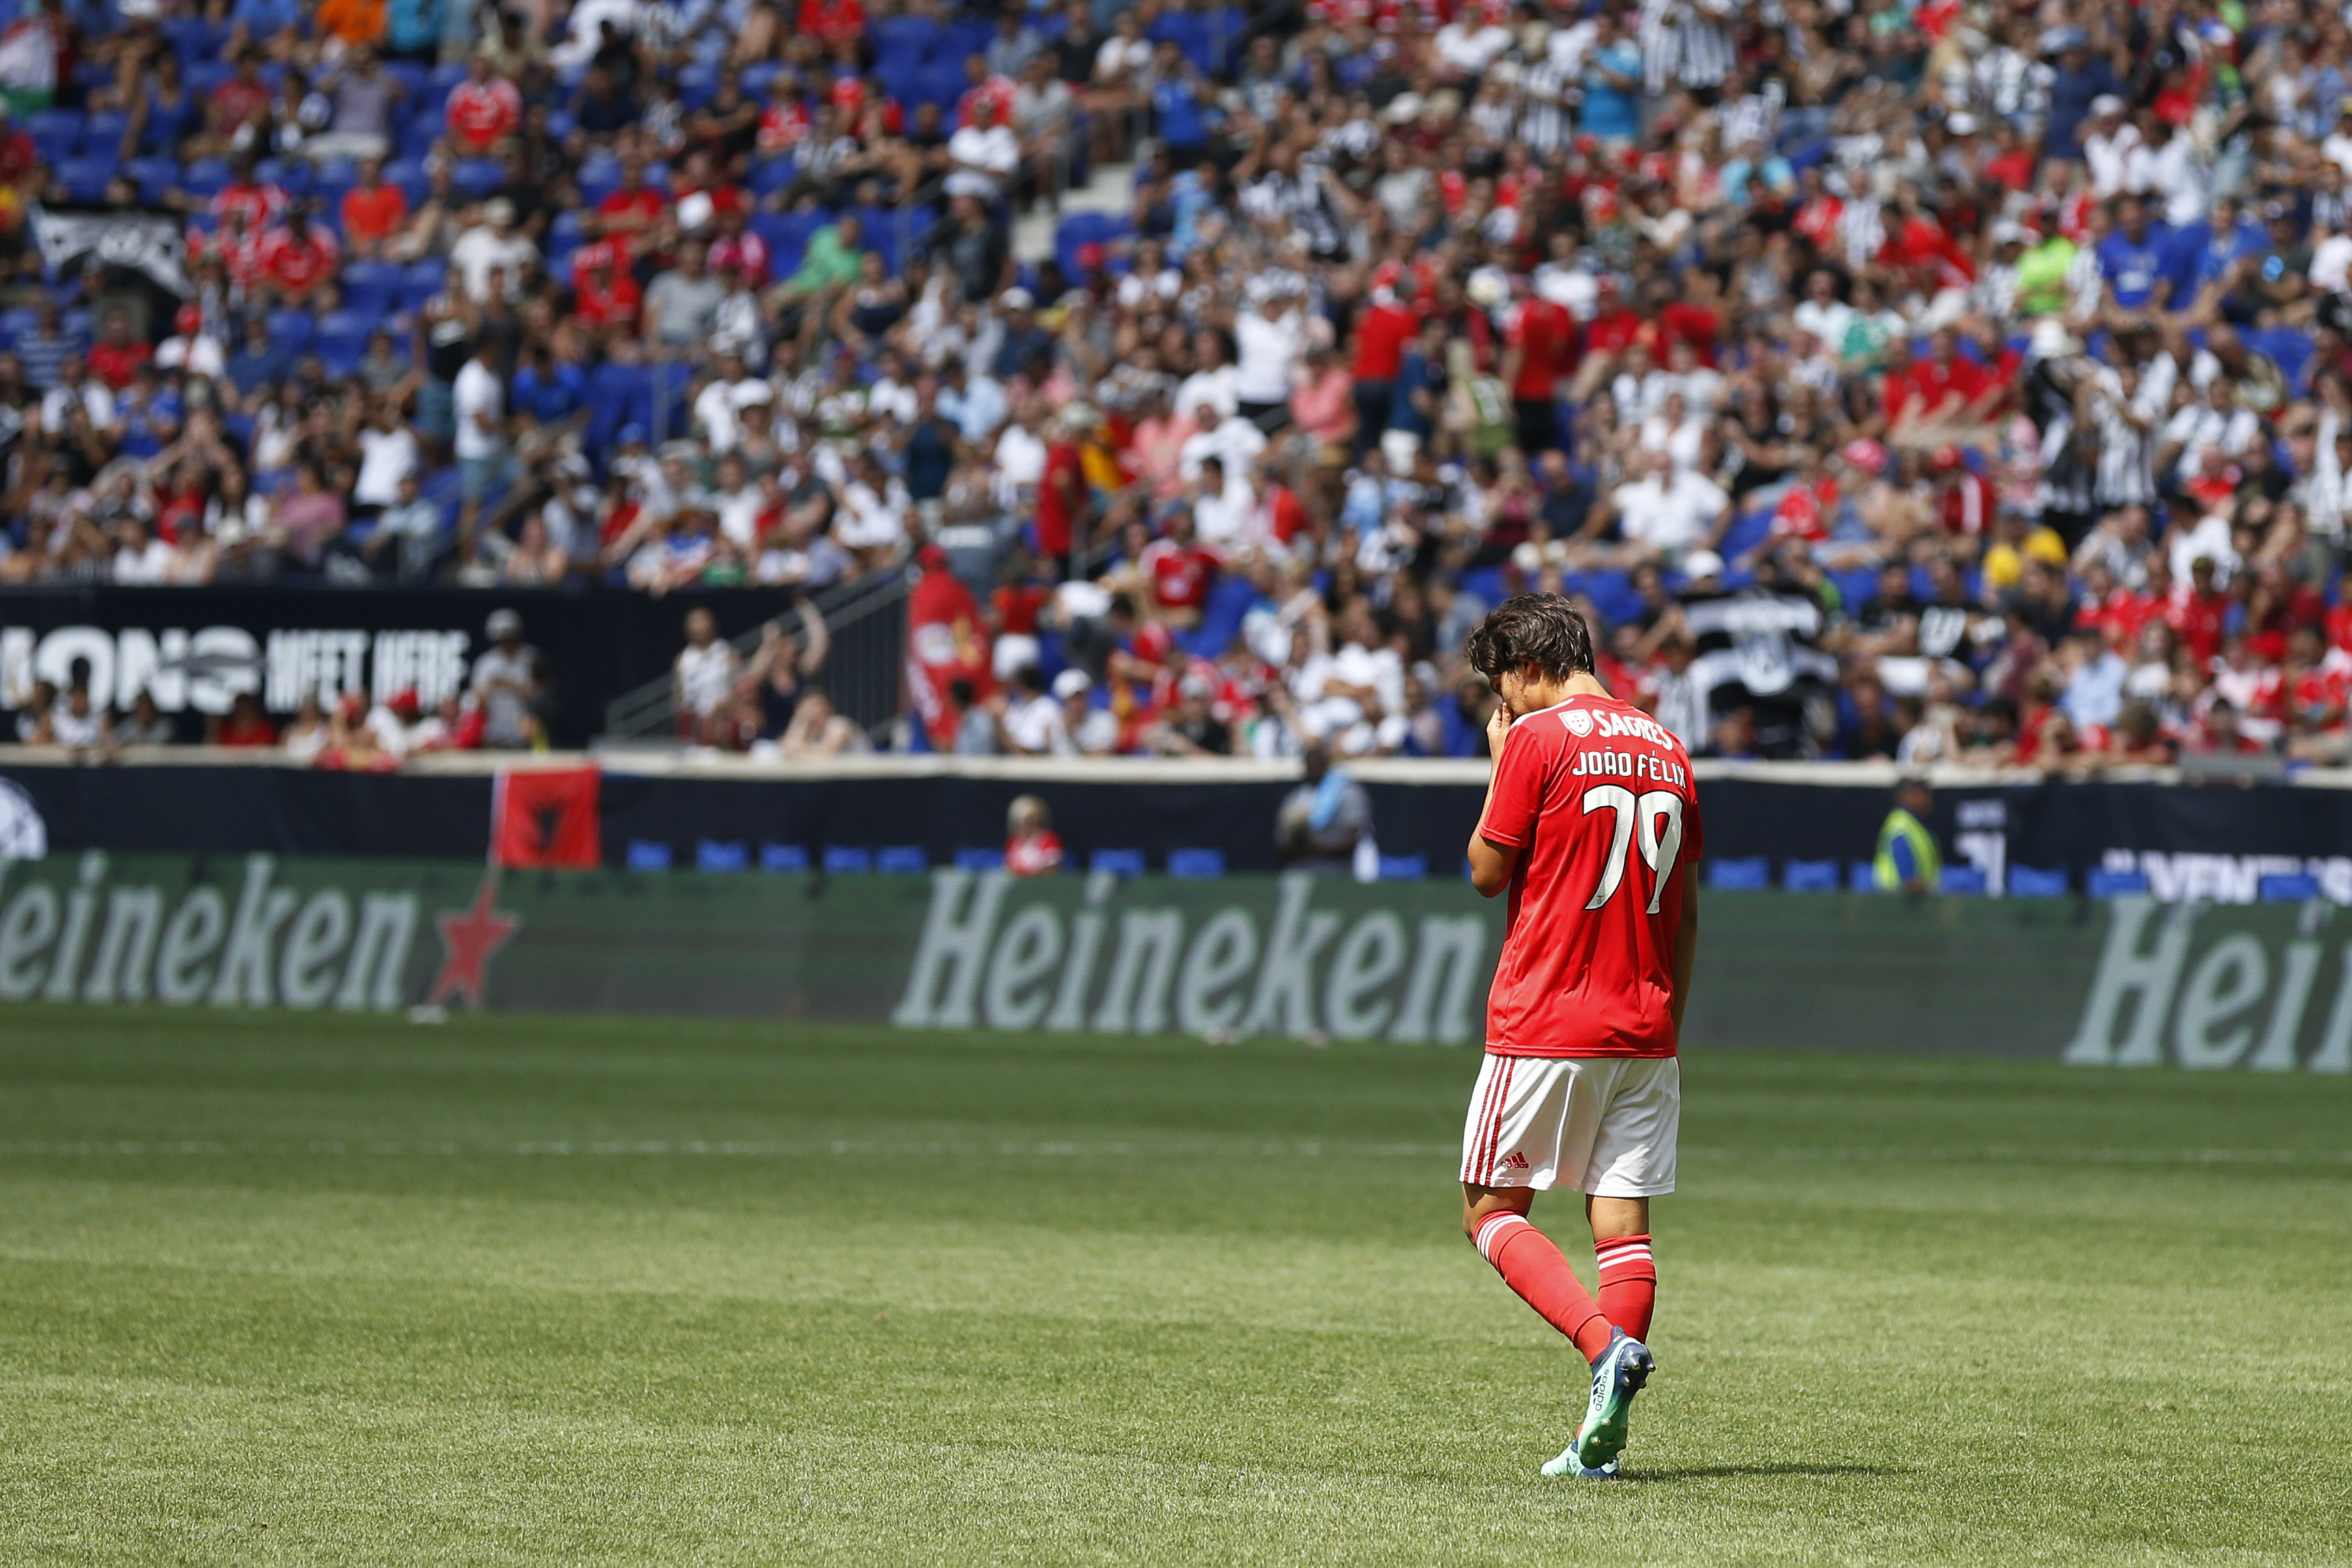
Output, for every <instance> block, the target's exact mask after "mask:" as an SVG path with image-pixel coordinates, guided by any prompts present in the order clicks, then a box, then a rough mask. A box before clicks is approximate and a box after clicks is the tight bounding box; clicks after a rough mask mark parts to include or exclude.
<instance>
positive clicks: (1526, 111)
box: [1519, 55, 1577, 158]
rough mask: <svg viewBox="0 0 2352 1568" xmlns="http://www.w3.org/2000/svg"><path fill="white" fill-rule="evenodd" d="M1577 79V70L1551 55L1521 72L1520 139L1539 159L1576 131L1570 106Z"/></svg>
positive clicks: (1549, 153) (1566, 143)
mask: <svg viewBox="0 0 2352 1568" xmlns="http://www.w3.org/2000/svg"><path fill="white" fill-rule="evenodd" d="M1576 80H1577V72H1576V70H1575V69H1572V68H1570V66H1568V65H1567V64H1565V63H1563V62H1562V61H1561V60H1559V58H1558V57H1554V56H1551V55H1546V56H1545V57H1542V58H1541V59H1539V60H1538V61H1536V63H1535V64H1533V65H1531V66H1529V67H1528V68H1527V69H1526V70H1525V71H1523V72H1521V73H1520V76H1519V92H1520V98H1521V102H1520V108H1519V140H1520V141H1524V142H1526V143H1527V147H1528V152H1532V153H1534V154H1535V155H1536V156H1537V157H1538V158H1549V157H1551V156H1552V155H1553V154H1554V153H1556V152H1559V150H1560V149H1561V148H1563V147H1565V146H1567V145H1568V144H1569V141H1570V139H1571V138H1573V137H1574V136H1575V134H1576V120H1575V117H1574V115H1573V114H1571V113H1570V108H1569V91H1570V89H1571V88H1573V87H1574V86H1575V85H1576Z"/></svg>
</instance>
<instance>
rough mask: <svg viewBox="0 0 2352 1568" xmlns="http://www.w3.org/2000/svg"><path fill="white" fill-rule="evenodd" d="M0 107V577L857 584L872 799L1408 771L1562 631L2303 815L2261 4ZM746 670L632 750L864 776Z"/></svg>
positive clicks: (36, 25) (1122, 40) (482, 44)
mask: <svg viewBox="0 0 2352 1568" xmlns="http://www.w3.org/2000/svg"><path fill="white" fill-rule="evenodd" d="M0 93H5V101H6V104H7V106H8V109H9V113H10V119H9V122H8V124H7V125H6V127H5V135H0V183H5V196H0V222H5V225H6V228H7V235H6V239H5V244H6V245H7V246H9V247H11V248H10V252H9V256H10V257H12V258H13V259H12V261H11V266H12V267H13V271H14V275H15V277H16V280H17V283H18V285H19V287H18V301H19V302H18V303H17V304H16V305H15V306H14V307H13V308H10V309H9V310H8V311H7V312H6V314H5V318H0V340H5V344H6V349H7V351H6V353H5V355H0V427H5V428H0V435H5V443H6V453H7V469H6V489H5V501H0V514H5V520H6V524H7V534H6V546H7V548H6V553H5V556H0V580H7V581H12V582H37V581H53V580H67V581H108V580H110V581H117V582H135V583H176V582H185V583H198V582H207V581H280V582H284V583H287V584H289V585H299V584H307V583H324V584H337V583H358V582H404V581H425V580H432V581H443V582H453V583H457V584H462V585H479V586H489V585H513V586H533V585H545V584H552V583H560V582H566V581H593V580H605V581H611V582H614V583H619V584H625V585H629V586H633V587H635V588H637V589H640V590H643V591H647V592H662V591H668V590H672V589H676V588H679V587H682V586H686V585H705V586H710V585H726V584H736V583H761V584H782V585H797V586H799V587H802V588H804V589H807V590H810V591H817V590H822V589H825V588H828V587H830V586H831V585H833V584H835V583H840V582H844V581H846V580H851V579H855V578H859V577H863V576H867V575H871V574H875V573H887V572H905V573H907V574H908V575H909V576H910V577H911V578H913V579H914V582H913V586H912V588H911V590H910V593H909V598H908V617H909V622H910V628H911V631H910V636H909V640H908V673H909V682H910V685H911V687H912V690H913V695H914V699H915V709H916V712H915V719H916V722H915V723H914V724H913V725H912V726H911V727H910V730H911V736H912V743H913V744H916V745H929V746H931V747H939V748H942V749H954V750H959V751H983V752H998V751H1010V752H1029V753H1055V754H1108V753H1134V754H1157V755H1166V756H1192V755H1200V754H1222V753H1228V752H1230V753H1239V754H1248V755H1288V754H1292V753H1296V752H1297V751H1299V750H1301V749H1304V748H1306V747H1309V746H1312V745H1316V744H1318V743H1319V744H1321V745H1322V746H1324V747H1328V748H1330V749H1332V750H1335V751H1337V752H1338V753H1339V754H1342V755H1363V754H1369V753H1402V754H1413V755H1475V754H1476V753H1478V752H1479V751H1481V750H1482V749H1483V747H1484V746H1485V740H1484V718H1485V715H1486V708H1487V706H1488V705H1490V704H1491V703H1492V701H1493V698H1492V696H1491V695H1490V694H1488V693H1487V691H1486V687H1485V685H1484V684H1483V683H1482V682H1480V681H1479V680H1478V679H1477V678H1476V677H1475V675H1474V674H1471V673H1470V672H1469V671H1467V670H1466V669H1465V667H1464V665H1463V664H1462V661H1461V658H1460V652H1459V650H1460V648H1461V645H1462V641H1463V636H1464V633H1465V632H1466V631H1467V629H1468V628H1469V626H1470V625H1472V624H1474V623H1475V620H1476V618H1477V617H1478V616H1479V615H1480V614H1481V613H1483V612H1484V611H1485V610H1486V608H1488V607H1490V606H1491V605H1492V604H1493V603H1495V602H1496V601H1499V600H1500V598H1502V597H1503V596H1506V595H1507V594H1509V593H1512V592H1515V591H1521V590H1523V589H1528V588H1542V589H1556V590H1559V591H1566V592H1570V593H1571V594H1576V595H1579V596H1580V597H1581V598H1582V599H1583V600H1584V601H1586V603H1587V604H1588V605H1589V606H1590V609H1591V613H1592V615H1593V617H1594V620H1595V622H1596V625H1597V627H1598V629H1599V630H1600V632H1601V643H1602V645H1603V646H1605V648H1606V650H1607V658H1606V661H1605V668H1604V670H1603V671H1602V674H1603V677H1604V679H1606V680H1607V681H1608V683H1609V684H1610V685H1611V686H1612V689H1614V690H1618V691H1620V692H1622V693H1625V694H1628V695H1637V696H1638V699H1639V700H1640V701H1642V702H1643V704H1644V706H1648V707H1650V708H1651V709H1653V711H1654V712H1655V713H1656V714H1657V715H1658V716H1659V717H1660V718H1661V720H1662V722H1664V723H1665V724H1667V725H1668V726H1669V727H1672V728H1673V729H1675V732H1676V733H1677V734H1679V735H1681V736H1682V737H1684V738H1685V740H1686V741H1687V742H1688V743H1689V745H1690V747H1691V749H1692V750H1693V751H1694V752H1696V753H1711V754H1714V755H1719V756H1732V757H1741V756H1761V757H1772V758H1792V757H1814V756H1821V757H1877V756H1892V757H1897V758H1900V759H1901V760H1903V761H1904V762H1906V763H1909V764H1920V763H1927V762H1933V761H1937V760H1958V759H1975V760H1983V761H1991V762H2015V763H2019V764H2023V765H2028V766H2035V767H2043V768H2097V767H2102V766H2105V765H2108V764H2115V763H2144V762H2151V761H2162V760H2167V759H2169V758H2173V757H2175V756H2176V755H2178V754H2179V753H2180V752H2182V751H2194V752H2246V753H2256V752H2282V753H2284V754H2286V755H2287V756H2289V757H2292V758H2297V759H2302V760H2311V761H2324V762H2336V761H2342V760H2345V759H2346V758H2347V755H2352V729H2347V717H2346V709H2347V692H2352V652H2347V649H2352V605H2347V604H2346V603H2345V602H2344V601H2343V599H2342V595H2341V593H2340V591H2339V587H2338V575H2339V567H2340V565H2341V559H2342V554H2343V544H2344V538H2345V514H2346V507H2347V498H2346V478H2345V476H2346V472H2347V464H2352V423H2347V413H2352V349H2347V319H2352V312H2347V293H2352V232H2347V197H2346V175H2347V171H2352V30H2347V25H2346V22H2345V19H2344V18H2343V16H2340V15H2338V14H2336V13H2335V12H2333V11H2329V10H2327V9H2325V8H2323V7H2317V6H2310V5H2298V4H2295V3H2294V0H2270V3H2268V4H2263V5H2252V6H2250V5H2245V4H2243V3H2242V0H2219V3H2215V0H2146V3H2145V4H2141V5H2127V4H2125V3H2124V0H2037V3H2034V4H2014V3H2011V0H1974V3H1968V4H1963V3H1961V0H1925V3H1923V4H1918V5H1916V6H1915V5H1908V4H1906V3H1905V0H1878V3H1875V4H1870V5H1852V4H1847V5H1830V4H1822V3H1819V0H1771V3H1769V4H1766V3H1754V0H1640V3H1639V4H1637V5H1626V4H1614V3H1612V0H1600V3H1597V4H1585V3H1580V0H1562V3H1553V0H1519V3H1517V4H1510V3H1506V0H1310V3H1309V4H1308V5H1307V6H1306V7H1305V8H1304V9H1303V10H1280V11H1274V12H1265V13H1257V14H1251V13H1245V12H1243V11H1239V10H1233V9H1222V8H1211V7H1210V6H1208V5H1202V4H1188V3H1180V0H1166V3H1160V4H1153V3H1150V0H1147V3H1145V4H1141V5H1133V6H1123V7H1122V6H1114V5H1104V6H1100V7H1094V8H1090V7H1089V6H1088V5H1086V4H1076V5H1069V6H1067V7H1060V6H1051V7H1045V8H1040V9H1031V10H1023V9H1021V8H1019V7H1017V6H1007V7H1005V8H1003V9H1002V10H1000V11H996V12H994V13H992V14H987V15H980V14H973V13H970V12H949V11H945V10H942V9H941V8H940V6H939V5H937V4H936V3H935V0H912V3H910V4H908V5H906V6H905V7H904V8H903V9H890V8H887V7H886V6H883V5H875V6H873V7H872V8H870V9H869V8H867V7H866V6H865V5H862V4H861V0H800V4H799V5H797V7H796V8H790V7H783V6H781V5H778V4H776V3H774V0H578V3H577V4H575V5H572V6H570V7H569V8H568V9H567V8H566V7H564V6H563V5H561V4H556V3H551V0H532V3H531V4H530V5H521V6H517V7H514V8H510V9H506V10H499V9H495V8H492V7H487V6H486V7H483V8H482V9H480V10H479V11H474V10H471V9H469V8H468V7H467V5H463V4H460V3H459V0H321V4H320V5H317V6H316V7H315V8H313V7H311V6H310V5H306V4H303V3H302V0H233V4H229V5H220V4H218V0H215V3H214V4H212V5H206V6H203V7H198V6H194V5H186V4H184V3H183V0H79V3H77V4H72V5H68V4H65V3H64V0H18V9H17V11H16V16H15V19H14V20H13V21H11V22H10V23H9V24H8V25H7V26H6V27H5V31H0ZM1129 159H1133V160H1134V171H1133V198H1132V204H1131V209H1130V210H1129V212H1127V213H1125V214H1097V213H1093V212H1083V213H1082V212H1077V211H1075V210H1074V211H1072V212H1070V213H1069V214H1067V215H1066V216H1064V217H1063V218H1062V219H1061V221H1060V225H1059V229H1058V233H1057V235H1056V239H1057V243H1056V245H1055V255H1054V256H1051V257H1047V258H1043V259H1038V260H1036V261H1034V262H1032V261H1028V260H1024V259H1022V258H1021V257H1020V256H1016V255H1015V251H1014V246H1013V228H1014V223H1015V220H1016V218H1017V216H1018V215H1019V214H1023V213H1024V212H1027V211H1029V210H1032V209H1033V208H1034V207H1036V206H1038V205H1039V204H1052V203H1054V202H1055V201H1056V200H1057V199H1058V197H1059V195H1060V193H1062V192H1063V191H1064V190H1065V189H1066V188H1067V187H1076V188H1084V187H1085V186H1086V185H1087V183H1088V182H1089V176H1090V172H1091V171H1092V170H1093V169H1094V168H1095V167H1096V166H1097V165H1100V166H1105V167H1109V166H1113V165H1116V164H1118V163H1120V162H1124V161H1127V160H1129ZM142 213H169V214H173V217H172V225H171V226H172V228H173V230H180V229H184V246H185V256H184V261H182V260H181V259H180V258H179V257H178V256H176V254H173V253H175V251H176V247H173V246H165V247H163V255H162V256H161V257H160V259H158V258H156V257H153V256H148V257H146V258H145V265H146V272H145V274H144V275H143V276H144V278H145V281H143V282H142V280H141V278H140V277H129V278H128V280H127V281H126V274H130V273H132V272H133V271H134V270H135V269H134V268H132V267H130V266H129V265H128V264H127V263H125V262H124V261H123V260H122V259H121V256H122V251H123V247H122V246H120V245H118V246H113V247H111V248H107V247H101V248H100V250H98V251H97V252H95V253H94V254H95V255H96V256H100V257H108V256H110V257H113V258H114V259H113V261H112V263H111V265H106V266H101V265H100V263H99V262H98V261H94V260H93V261H89V262H88V263H87V264H86V265H80V266H78V267H75V266H67V265H64V264H63V263H61V262H60V259H59V256H60V254H61V252H60V246H58V244H57V243H54V242H53V243H50V244H48V245H46V246H44V245H43V244H39V243H37V240H39V239H41V238H42V237H43V235H44V232H45V231H44V228H43V225H44V224H45V223H46V222H47V219H48V218H49V217H51V216H52V215H54V216H58V217H61V218H62V217H66V216H70V215H73V214H84V215H88V214H97V216H98V217H99V218H100V219H106V218H109V217H114V218H120V219H122V220H124V221H125V222H128V221H129V220H130V219H131V216H132V215H133V214H142ZM126 232H127V231H126ZM142 232H143V231H142ZM175 271H178V272H182V273H184V277H180V278H179V279H178V280H177V282H175V283H174V285H173V288H174V289H177V288H178V287H180V286H181V285H184V292H174V291H173V290H171V289H166V288H164V287H159V286H156V285H155V279H156V277H161V276H163V275H165V274H171V273H173V272H175ZM790 631H791V629H790V628H785V627H779V628H777V629H776V630H775V631H773V632H770V633H769V634H768V635H767V637H766V639H765V641H764V642H763V643H761V647H760V648H759V650H757V651H756V652H754V653H751V654H750V655H748V656H746V655H743V654H740V653H738V652H737V651H736V650H735V649H733V648H732V647H730V645H729V644H727V643H723V642H720V641H718V640H717V638H716V636H715V633H714V632H712V630H711V629H709V628H708V627H705V628H700V629H698V630H697V631H696V632H694V634H693V637H692V640H691V641H690V644H689V647H688V652H687V653H686V654H685V655H683V656H682V657H681V659H680V662H679V667H678V680H677V695H678V698H679V703H680V707H681V710H682V727H684V728H685V729H686V730H687V731H688V733H689V734H690V735H691V736H692V737H693V738H695V739H698V740H699V741H701V742H704V743H706V744H710V745H714V746H721V747H733V748H764V747H775V748H776V749H778V750H783V751H793V752H806V751H818V752H822V751H827V750H841V749H845V748H853V747H862V746H865V745H866V744H869V743H870V737H868V736H867V735H866V733H865V732H863V731H861V730H860V729H859V728H858V727H856V725H853V724H850V723H848V722H847V721H846V720H845V719H843V718H842V717H841V716H839V715H837V714H835V713H833V712H832V711H831V710H830V707H829V706H827V705H824V704H823V703H822V702H821V701H813V700H812V699H813V698H814V697H815V696H816V694H817V686H816V685H815V683H816V682H817V681H818V680H819V679H821V676H822V669H823V651H822V647H821V646H820V645H819V644H820V640H819V639H813V638H812V637H811V636H810V635H808V634H807V633H806V632H803V633H802V634H800V635H799V636H797V637H794V636H792V635H788V632H790Z"/></svg>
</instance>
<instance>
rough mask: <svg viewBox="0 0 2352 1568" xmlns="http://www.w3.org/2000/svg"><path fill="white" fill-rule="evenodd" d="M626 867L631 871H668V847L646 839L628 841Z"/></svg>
mask: <svg viewBox="0 0 2352 1568" xmlns="http://www.w3.org/2000/svg"><path fill="white" fill-rule="evenodd" d="M628 867H629V869H630V870H631V871H667V870H669V846H668V845H667V844H657V843H655V842H653V841H650V840H646V839H632V840H630V841H629V858H628Z"/></svg>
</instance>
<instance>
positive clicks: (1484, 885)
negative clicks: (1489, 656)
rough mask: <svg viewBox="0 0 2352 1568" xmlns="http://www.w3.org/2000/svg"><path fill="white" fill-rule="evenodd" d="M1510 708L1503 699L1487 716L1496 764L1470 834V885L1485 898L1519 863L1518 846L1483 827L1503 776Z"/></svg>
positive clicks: (1497, 890)
mask: <svg viewBox="0 0 2352 1568" xmlns="http://www.w3.org/2000/svg"><path fill="white" fill-rule="evenodd" d="M1510 733H1511V710H1510V709H1509V708H1507V707H1506V706H1504V705H1503V704H1501V703H1499V702H1498V703H1496V705H1495V711H1494V712H1493V713H1491V714H1489V715H1488V716H1486V750H1487V753H1488V755H1490V756H1492V757H1493V758H1494V759H1495V766H1494V767H1493V768H1490V769H1488V770H1487V773H1486V803H1485V804H1483V805H1481V806H1480V807H1479V808H1478V830H1479V831H1473V832H1472V833H1471V835H1470V885H1471V886H1473V887H1475V888H1476V889H1477V890H1478V893H1479V895H1480V896H1481V897H1484V898H1492V897H1494V896H1495V895H1496V894H1498V893H1500V892H1502V891H1503V889H1505V888H1507V887H1508V886H1510V885H1511V873H1512V871H1513V870H1514V869H1515V868H1516V867H1517V865H1518V863H1519V846H1518V845H1517V844H1498V843H1496V841H1494V840H1492V839H1490V838H1488V837H1486V833H1485V831H1483V830H1484V829H1485V828H1486V819H1487V817H1488V816H1489V815H1491V814H1492V813H1493V811H1494V810H1495V786H1496V783H1497V782H1498V781H1499V780H1500V779H1502V777H1503V743H1504V742H1505V741H1506V740H1507V739H1508V738H1509V737H1510Z"/></svg>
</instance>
